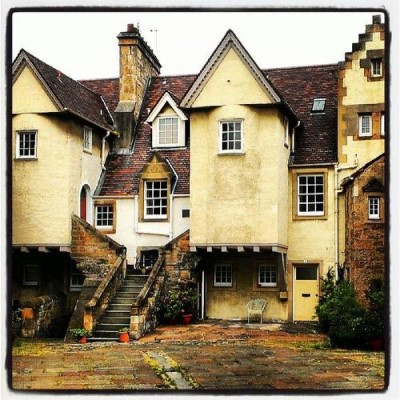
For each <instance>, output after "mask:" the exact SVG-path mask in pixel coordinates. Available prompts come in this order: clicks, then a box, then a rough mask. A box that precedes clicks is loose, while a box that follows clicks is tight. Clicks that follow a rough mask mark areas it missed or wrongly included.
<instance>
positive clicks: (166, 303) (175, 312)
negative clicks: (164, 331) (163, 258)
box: [160, 281, 197, 321]
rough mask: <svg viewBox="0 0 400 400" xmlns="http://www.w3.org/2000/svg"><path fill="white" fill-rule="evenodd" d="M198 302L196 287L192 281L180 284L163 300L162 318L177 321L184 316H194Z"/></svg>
mask: <svg viewBox="0 0 400 400" xmlns="http://www.w3.org/2000/svg"><path fill="white" fill-rule="evenodd" d="M196 300H197V294H196V287H195V285H194V284H193V282H191V281H185V282H180V283H178V284H177V285H176V287H174V289H173V290H169V291H168V293H167V294H166V295H165V296H164V297H162V299H161V309H160V314H161V318H162V319H164V320H170V321H176V320H178V318H180V317H181V315H183V314H192V313H193V312H194V310H195V304H196Z"/></svg>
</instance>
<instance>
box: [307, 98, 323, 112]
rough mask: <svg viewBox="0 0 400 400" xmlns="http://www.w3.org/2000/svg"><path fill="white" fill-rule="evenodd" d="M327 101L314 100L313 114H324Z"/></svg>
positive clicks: (321, 99)
mask: <svg viewBox="0 0 400 400" xmlns="http://www.w3.org/2000/svg"><path fill="white" fill-rule="evenodd" d="M325 104H326V99H324V98H317V99H314V101H313V105H312V109H311V112H313V113H323V112H324V111H325Z"/></svg>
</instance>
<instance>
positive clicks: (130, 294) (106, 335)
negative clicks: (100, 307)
mask: <svg viewBox="0 0 400 400" xmlns="http://www.w3.org/2000/svg"><path fill="white" fill-rule="evenodd" d="M148 277H149V275H139V274H135V273H134V272H133V270H132V269H128V270H127V274H126V277H125V279H124V282H123V283H122V285H121V287H120V288H119V290H118V292H117V294H116V296H115V297H114V298H113V299H112V300H111V301H110V303H109V305H108V308H107V310H106V311H105V313H104V314H103V316H102V317H101V318H100V321H99V323H98V324H97V326H96V328H95V329H94V331H93V336H92V337H91V338H89V339H88V340H89V341H91V342H101V341H118V340H119V330H120V329H121V328H129V324H130V316H131V308H132V303H133V302H134V300H135V299H136V298H137V297H138V295H139V293H140V291H141V290H142V288H143V286H144V284H145V283H146V281H147V278H148Z"/></svg>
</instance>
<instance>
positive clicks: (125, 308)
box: [107, 303, 132, 313]
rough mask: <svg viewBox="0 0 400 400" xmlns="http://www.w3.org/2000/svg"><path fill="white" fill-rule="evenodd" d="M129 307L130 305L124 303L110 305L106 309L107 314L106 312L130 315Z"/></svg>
mask: <svg viewBox="0 0 400 400" xmlns="http://www.w3.org/2000/svg"><path fill="white" fill-rule="evenodd" d="M131 307H132V304H131V303H125V304H124V303H111V304H110V305H109V306H108V308H107V312H108V311H122V312H127V313H130V312H131Z"/></svg>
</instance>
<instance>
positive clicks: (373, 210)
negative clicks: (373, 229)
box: [368, 197, 380, 219]
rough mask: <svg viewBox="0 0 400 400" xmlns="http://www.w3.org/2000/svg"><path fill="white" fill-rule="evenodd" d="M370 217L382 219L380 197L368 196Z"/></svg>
mask: <svg viewBox="0 0 400 400" xmlns="http://www.w3.org/2000/svg"><path fill="white" fill-rule="evenodd" d="M368 219H380V199H379V197H369V198H368Z"/></svg>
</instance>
